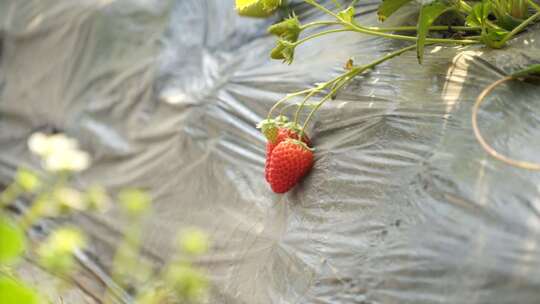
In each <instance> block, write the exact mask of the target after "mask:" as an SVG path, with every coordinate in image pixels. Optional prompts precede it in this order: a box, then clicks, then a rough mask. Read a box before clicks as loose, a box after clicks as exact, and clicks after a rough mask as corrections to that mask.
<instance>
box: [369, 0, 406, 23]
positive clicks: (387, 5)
mask: <svg viewBox="0 0 540 304" xmlns="http://www.w3.org/2000/svg"><path fill="white" fill-rule="evenodd" d="M411 1H412V0H383V2H382V3H381V4H380V5H379V9H378V10H377V16H379V21H381V22H384V20H386V18H388V17H390V16H391V15H392V14H393V13H395V12H396V11H397V10H398V9H400V8H401V7H402V6H404V5H405V4H407V3H409V2H411Z"/></svg>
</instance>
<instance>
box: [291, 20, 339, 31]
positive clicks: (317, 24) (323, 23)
mask: <svg viewBox="0 0 540 304" xmlns="http://www.w3.org/2000/svg"><path fill="white" fill-rule="evenodd" d="M338 24H341V23H340V22H337V21H315V22H309V23H306V24H303V25H302V26H301V27H300V29H301V30H305V29H307V28H310V27H314V26H320V25H338Z"/></svg>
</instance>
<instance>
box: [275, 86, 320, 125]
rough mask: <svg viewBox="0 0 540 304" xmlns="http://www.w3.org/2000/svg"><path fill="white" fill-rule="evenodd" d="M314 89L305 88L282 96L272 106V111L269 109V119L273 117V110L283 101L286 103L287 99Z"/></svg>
mask: <svg viewBox="0 0 540 304" xmlns="http://www.w3.org/2000/svg"><path fill="white" fill-rule="evenodd" d="M311 90H312V89H305V90H302V91H298V92H296V93H292V94H287V95H286V96H285V97H283V98H281V99H280V100H279V101H278V102H276V103H275V104H274V105H273V106H272V108H270V111H268V117H267V118H268V119H270V118H271V117H272V112H274V110H275V109H276V108H277V107H279V106H280V105H281V104H282V103H284V102H285V101H287V100H289V99H290V98H292V97H296V96H298V95H302V94H306V93H309V92H310V91H311Z"/></svg>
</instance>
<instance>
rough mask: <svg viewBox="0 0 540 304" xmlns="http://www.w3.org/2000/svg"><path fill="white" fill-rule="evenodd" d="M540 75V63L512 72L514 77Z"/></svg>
mask: <svg viewBox="0 0 540 304" xmlns="http://www.w3.org/2000/svg"><path fill="white" fill-rule="evenodd" d="M532 75H534V76H540V64H533V65H531V66H528V67H526V68H524V69H522V70H519V71H517V72H515V73H513V74H512V77H527V76H532Z"/></svg>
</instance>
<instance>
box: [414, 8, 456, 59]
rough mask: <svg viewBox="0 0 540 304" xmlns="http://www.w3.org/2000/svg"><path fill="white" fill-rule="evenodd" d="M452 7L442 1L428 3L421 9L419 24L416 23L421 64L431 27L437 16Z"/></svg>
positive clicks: (417, 49)
mask: <svg viewBox="0 0 540 304" xmlns="http://www.w3.org/2000/svg"><path fill="white" fill-rule="evenodd" d="M451 9H453V7H451V6H448V4H446V3H443V2H441V1H435V2H433V3H430V4H426V5H424V6H422V8H421V9H420V16H419V17H418V24H417V25H416V33H417V34H416V37H417V38H418V40H417V41H416V55H417V57H418V62H419V63H420V64H422V60H423V58H424V46H425V44H426V37H427V34H428V32H429V27H430V26H431V24H433V22H435V20H437V18H439V16H441V15H442V14H444V13H445V12H447V11H449V10H451Z"/></svg>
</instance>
